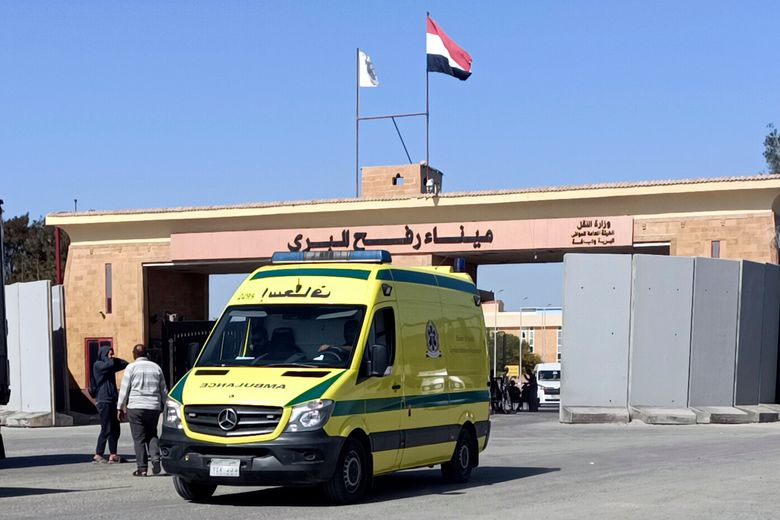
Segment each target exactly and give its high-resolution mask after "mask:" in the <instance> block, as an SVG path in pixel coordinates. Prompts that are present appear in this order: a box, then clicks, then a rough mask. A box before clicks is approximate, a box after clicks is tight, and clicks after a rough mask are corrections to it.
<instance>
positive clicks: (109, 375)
mask: <svg viewBox="0 0 780 520" xmlns="http://www.w3.org/2000/svg"><path fill="white" fill-rule="evenodd" d="M126 366H127V361H125V360H124V359H119V358H118V357H116V356H115V355H114V349H113V347H109V346H103V347H100V349H99V350H98V360H97V361H95V364H94V365H92V375H91V377H92V378H94V385H90V386H91V387H92V391H93V392H94V398H95V404H96V406H97V410H98V415H99V416H100V435H98V440H97V446H96V447H95V456H94V457H93V458H92V462H93V463H95V464H101V463H106V462H107V463H109V464H114V463H117V462H122V459H121V458H120V457H119V454H118V453H117V443H118V442H119V420H118V418H117V416H116V413H115V412H114V410H116V403H117V399H118V392H117V390H116V373H117V372H120V371H122V370H124V368H125V367H126ZM106 442H108V451H109V454H110V455H109V456H108V459H106V458H105V457H104V456H103V455H104V453H105V450H106Z"/></svg>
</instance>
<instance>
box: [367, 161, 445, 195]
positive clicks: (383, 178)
mask: <svg viewBox="0 0 780 520" xmlns="http://www.w3.org/2000/svg"><path fill="white" fill-rule="evenodd" d="M362 174H363V190H362V197H363V198H404V197H409V198H412V197H419V196H420V195H436V194H438V193H439V192H440V191H441V182H442V173H441V172H440V171H439V170H437V169H436V168H428V167H427V166H426V165H425V163H419V164H402V165H400V166H364V167H363V169H362Z"/></svg>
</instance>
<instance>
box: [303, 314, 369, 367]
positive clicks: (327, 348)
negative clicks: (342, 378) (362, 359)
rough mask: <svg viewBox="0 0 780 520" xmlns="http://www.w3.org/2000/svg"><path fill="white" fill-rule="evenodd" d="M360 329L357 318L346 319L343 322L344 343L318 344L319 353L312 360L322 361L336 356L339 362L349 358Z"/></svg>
mask: <svg viewBox="0 0 780 520" xmlns="http://www.w3.org/2000/svg"><path fill="white" fill-rule="evenodd" d="M359 330H360V327H359V325H358V322H357V320H347V321H345V322H344V344H343V345H339V346H337V345H330V344H327V343H325V344H322V345H320V348H319V352H320V354H319V355H318V356H317V357H315V358H314V361H323V360H328V359H333V358H334V357H335V358H338V361H339V362H343V361H346V360H347V359H349V355H350V354H351V353H352V349H353V348H354V347H355V343H356V341H357V335H358V332H359Z"/></svg>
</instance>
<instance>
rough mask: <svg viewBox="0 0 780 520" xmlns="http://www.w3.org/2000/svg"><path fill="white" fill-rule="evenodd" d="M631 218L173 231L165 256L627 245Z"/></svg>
mask: <svg viewBox="0 0 780 520" xmlns="http://www.w3.org/2000/svg"><path fill="white" fill-rule="evenodd" d="M632 243H633V218H632V217H626V216H622V217H597V218H587V219H581V218H559V219H536V220H495V221H483V222H463V223H460V222H456V223H436V224H406V225H388V226H360V225H354V226H345V227H339V228H310V229H272V230H253V231H221V232H213V233H174V234H172V235H171V259H172V260H174V261H177V260H178V261H182V260H227V259H231V260H232V259H243V258H247V259H249V258H268V257H270V256H271V254H273V253H274V252H275V251H329V250H330V251H346V250H358V251H359V250H363V249H386V250H388V251H390V252H391V253H394V254H415V253H420V254H423V253H467V252H471V253H476V252H481V251H513V250H539V249H541V250H549V249H581V248H604V247H620V246H630V245H632Z"/></svg>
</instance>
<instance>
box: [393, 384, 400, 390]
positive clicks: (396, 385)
mask: <svg viewBox="0 0 780 520" xmlns="http://www.w3.org/2000/svg"><path fill="white" fill-rule="evenodd" d="M392 389H393V390H400V389H401V385H399V384H395V385H393V386H392Z"/></svg>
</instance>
